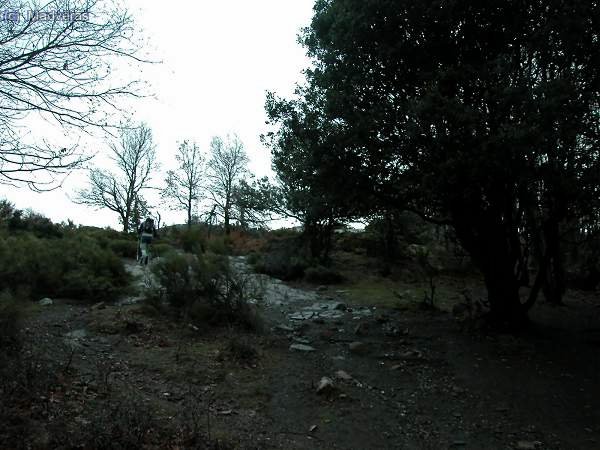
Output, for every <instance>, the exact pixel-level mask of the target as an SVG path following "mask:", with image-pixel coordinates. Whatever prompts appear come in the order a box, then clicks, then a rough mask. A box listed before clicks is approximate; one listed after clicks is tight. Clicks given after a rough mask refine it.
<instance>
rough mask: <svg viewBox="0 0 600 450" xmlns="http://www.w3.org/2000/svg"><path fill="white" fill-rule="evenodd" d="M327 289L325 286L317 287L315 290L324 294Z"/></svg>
mask: <svg viewBox="0 0 600 450" xmlns="http://www.w3.org/2000/svg"><path fill="white" fill-rule="evenodd" d="M327 289H328V288H327V286H319V287H318V288H317V292H325V291H326V290H327Z"/></svg>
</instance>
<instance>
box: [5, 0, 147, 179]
mask: <svg viewBox="0 0 600 450" xmlns="http://www.w3.org/2000/svg"><path fill="white" fill-rule="evenodd" d="M0 12H1V13H2V15H3V16H2V18H1V19H2V20H0V182H2V183H8V184H15V183H25V184H26V185H28V186H29V187H30V188H32V189H37V190H47V189H52V188H56V187H58V186H60V180H61V178H62V177H63V176H64V175H65V174H68V173H69V172H70V171H71V170H73V169H74V168H76V167H79V166H80V165H81V164H82V163H83V162H85V161H87V160H88V159H89V158H88V156H86V155H84V154H83V153H82V152H81V151H79V150H78V147H77V145H74V144H73V145H69V146H68V147H64V146H59V149H56V148H53V146H51V145H48V144H44V145H40V144H39V143H38V142H37V141H36V140H33V139H29V140H30V141H32V142H27V138H28V137H30V136H28V134H27V133H26V134H23V133H21V132H19V127H18V125H19V124H20V123H23V121H24V119H26V118H28V117H29V116H30V114H31V113H32V112H36V113H38V114H39V116H41V118H42V119H45V120H46V121H48V122H50V123H54V124H56V125H59V126H60V127H61V128H62V129H63V130H64V131H65V134H75V135H79V134H80V133H81V132H90V130H91V129H94V128H104V129H108V128H112V127H115V126H116V125H115V124H113V123H112V116H113V114H114V113H115V112H117V111H118V108H117V107H116V99H117V98H121V97H139V96H141V93H140V85H139V82H137V81H135V80H127V79H125V80H119V79H118V76H115V72H114V70H113V68H114V67H115V66H116V65H117V64H119V61H121V60H123V59H128V60H131V61H144V59H143V58H142V57H141V56H140V51H141V44H139V43H137V42H135V41H134V36H135V29H134V24H133V20H132V18H131V17H130V16H129V14H128V13H127V11H126V10H124V9H122V8H120V7H118V6H117V2H112V1H110V0H48V1H46V2H40V1H37V0H29V1H27V0H21V1H19V0H0ZM69 131H70V132H71V133H68V132H69ZM73 132H74V133H73ZM41 175H44V178H40V176H41Z"/></svg>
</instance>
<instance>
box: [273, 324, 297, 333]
mask: <svg viewBox="0 0 600 450" xmlns="http://www.w3.org/2000/svg"><path fill="white" fill-rule="evenodd" d="M275 329H276V330H279V331H285V332H286V333H291V332H293V331H294V329H293V328H292V327H288V326H287V325H281V324H280V325H277V326H276V327H275Z"/></svg>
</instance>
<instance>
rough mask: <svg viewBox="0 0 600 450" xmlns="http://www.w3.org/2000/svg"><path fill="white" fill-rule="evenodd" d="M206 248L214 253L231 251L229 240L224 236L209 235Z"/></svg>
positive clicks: (223, 253) (222, 253)
mask: <svg viewBox="0 0 600 450" xmlns="http://www.w3.org/2000/svg"><path fill="white" fill-rule="evenodd" d="M206 249H207V250H208V251H209V252H212V253H214V254H216V255H229V254H230V253H231V246H230V243H229V240H228V239H227V237H225V236H214V237H211V238H210V239H209V241H208V243H207V246H206Z"/></svg>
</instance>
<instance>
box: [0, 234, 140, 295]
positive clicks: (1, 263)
mask: <svg viewBox="0 0 600 450" xmlns="http://www.w3.org/2000/svg"><path fill="white" fill-rule="evenodd" d="M129 281H130V276H129V274H128V273H127V271H126V270H125V267H124V265H123V263H122V261H121V259H120V258H119V257H118V256H117V255H115V254H114V253H113V252H112V251H111V250H109V249H103V248H101V247H100V246H99V244H98V243H97V242H96V241H95V240H94V239H92V238H89V237H87V236H73V237H70V238H62V239H39V238H36V237H34V236H32V235H30V234H26V235H20V236H8V237H7V238H6V239H3V240H1V241H0V285H2V286H5V287H9V288H10V289H11V290H12V291H16V290H27V291H29V292H30V295H31V296H37V297H41V296H57V297H69V298H75V299H89V300H94V301H97V300H112V299H114V298H116V297H117V296H119V295H120V294H121V293H123V292H124V290H125V289H126V288H127V286H128V285H129Z"/></svg>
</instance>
